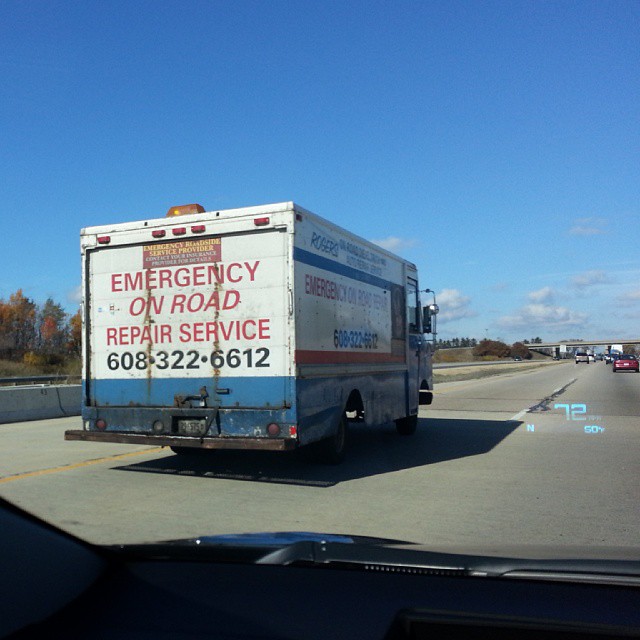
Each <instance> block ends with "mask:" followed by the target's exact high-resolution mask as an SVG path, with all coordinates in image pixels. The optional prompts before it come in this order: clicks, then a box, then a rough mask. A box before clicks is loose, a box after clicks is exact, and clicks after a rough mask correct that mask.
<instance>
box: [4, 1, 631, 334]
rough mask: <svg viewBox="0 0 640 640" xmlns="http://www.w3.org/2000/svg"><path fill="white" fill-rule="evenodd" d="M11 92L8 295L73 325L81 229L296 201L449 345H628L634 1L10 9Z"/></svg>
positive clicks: (7, 111)
mask: <svg viewBox="0 0 640 640" xmlns="http://www.w3.org/2000/svg"><path fill="white" fill-rule="evenodd" d="M0 78H1V81H0V202H2V206H3V208H4V214H5V215H4V225H3V231H2V251H1V252H0V273H2V277H1V278H0V298H3V299H5V300H6V299H7V298H8V297H9V295H10V294H11V293H13V292H14V291H16V290H17V289H19V288H22V289H23V291H24V293H25V294H26V295H27V296H29V297H30V298H32V299H34V300H35V301H36V302H43V301H44V300H45V299H46V298H47V297H48V296H51V297H53V299H54V300H56V301H58V302H60V303H62V304H63V305H64V306H65V308H66V309H67V310H68V311H69V312H74V311H75V310H76V309H77V306H78V301H77V294H78V290H79V284H80V259H79V231H80V229H81V228H82V227H86V226H91V225H96V224H106V223H111V222H122V221H130V220H139V219H145V218H150V217H161V216H163V215H164V213H165V212H166V210H167V209H168V208H169V207H170V206H171V205H174V204H179V203H186V202H200V203H201V204H203V205H204V206H205V207H206V208H207V209H208V210H209V209H216V210H217V209H223V208H233V207H241V206H245V205H257V204H262V203H271V202H279V201H285V200H294V201H295V202H297V203H299V204H300V205H302V206H303V207H306V208H308V209H310V210H312V211H314V212H316V213H318V214H320V215H323V216H325V217H327V218H329V219H331V220H333V221H334V222H337V223H339V224H342V225H343V226H345V227H347V228H348V229H350V230H352V231H356V232H357V233H360V234H361V235H363V236H365V237H367V238H369V239H372V240H375V241H378V242H380V243H381V244H383V245H384V246H386V247H388V248H391V249H392V250H394V251H396V252H397V253H400V254H401V255H403V256H404V257H406V258H408V259H410V260H412V261H413V262H415V263H416V264H417V265H418V267H419V269H420V272H421V279H422V286H423V287H429V288H431V289H434V290H435V291H436V292H437V298H438V303H439V304H440V307H441V309H442V312H441V317H440V321H439V325H438V329H439V335H440V337H443V338H447V337H452V336H470V337H477V338H482V337H485V336H488V337H492V338H495V337H500V338H502V339H504V340H507V341H509V342H512V341H514V340H517V339H522V338H531V337H534V336H540V337H542V338H543V339H561V338H569V337H583V338H589V337H594V338H595V337H599V336H603V337H609V336H612V335H616V336H620V337H621V338H631V337H638V336H639V334H640V323H639V322H638V320H639V318H640V231H639V227H640V180H639V178H640V4H639V3H638V2H635V1H633V2H627V1H624V0H620V1H616V2H607V1H600V2H586V1H585V2H569V1H562V2H544V1H542V2H450V1H446V2H388V1H387V2H381V1H377V0H368V1H366V2H360V1H352V0H350V1H349V2H334V1H327V2H313V1H298V2H295V1H288V2H284V1H278V0H275V1H268V2H267V1H244V0H234V1H233V2H213V1H212V2H202V1H198V2H188V1H180V2H172V1H169V2H167V1H163V2H144V1H142V2H129V1H126V2H121V1H112V2H109V1H104V2H91V1H86V2H79V1H73V2H71V1H68V2H59V1H56V0H49V1H46V2H44V1H39V0H30V1H29V2H23V1H22V0H20V1H17V0H3V1H2V2H0ZM605 334H606V335H605Z"/></svg>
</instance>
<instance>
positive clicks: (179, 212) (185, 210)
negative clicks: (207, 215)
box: [166, 203, 204, 218]
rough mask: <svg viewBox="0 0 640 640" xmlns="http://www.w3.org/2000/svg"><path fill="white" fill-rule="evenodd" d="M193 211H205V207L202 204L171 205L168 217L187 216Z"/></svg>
mask: <svg viewBox="0 0 640 640" xmlns="http://www.w3.org/2000/svg"><path fill="white" fill-rule="evenodd" d="M192 213H204V207H203V206H202V205H201V204H197V203H194V204H181V205H178V206H177V207H171V208H170V209H169V211H167V216H166V217H167V218H173V216H185V215H189V214H192Z"/></svg>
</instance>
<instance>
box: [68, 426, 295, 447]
mask: <svg viewBox="0 0 640 640" xmlns="http://www.w3.org/2000/svg"><path fill="white" fill-rule="evenodd" d="M64 439H65V440H82V441H85V442H117V443H120V444H137V445H151V446H156V447H191V448H194V449H245V450H261V451H291V450H293V449H295V448H296V447H297V445H298V441H297V439H295V438H239V437H222V436H218V437H212V438H207V437H205V438H189V437H186V436H154V435H147V434H142V433H119V432H108V431H107V432H101V431H84V430H82V429H78V430H70V431H65V432H64Z"/></svg>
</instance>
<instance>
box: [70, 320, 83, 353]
mask: <svg viewBox="0 0 640 640" xmlns="http://www.w3.org/2000/svg"><path fill="white" fill-rule="evenodd" d="M67 350H68V351H69V353H72V354H73V355H76V356H79V355H80V353H81V352H82V316H81V315H80V309H78V311H77V312H76V313H74V314H73V315H72V316H71V318H70V319H69V342H68V343H67Z"/></svg>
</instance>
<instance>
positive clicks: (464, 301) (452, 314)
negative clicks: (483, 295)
mask: <svg viewBox="0 0 640 640" xmlns="http://www.w3.org/2000/svg"><path fill="white" fill-rule="evenodd" d="M437 300H438V306H439V307H440V313H439V314H438V320H445V321H446V320H459V319H460V318H472V317H473V316H475V315H477V314H476V312H475V311H473V310H472V309H470V308H469V304H470V302H471V298H469V297H468V296H464V295H462V293H460V291H458V290H457V289H443V290H442V291H441V292H440V293H438V297H437Z"/></svg>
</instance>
